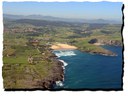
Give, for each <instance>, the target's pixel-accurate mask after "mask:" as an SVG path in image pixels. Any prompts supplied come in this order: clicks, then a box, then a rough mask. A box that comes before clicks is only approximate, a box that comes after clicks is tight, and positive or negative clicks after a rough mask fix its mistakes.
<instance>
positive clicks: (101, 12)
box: [3, 2, 122, 20]
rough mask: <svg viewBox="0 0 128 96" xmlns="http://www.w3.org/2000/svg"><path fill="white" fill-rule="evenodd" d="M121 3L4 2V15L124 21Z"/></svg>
mask: <svg viewBox="0 0 128 96" xmlns="http://www.w3.org/2000/svg"><path fill="white" fill-rule="evenodd" d="M121 8H122V3H121V2H3V13H5V14H14V15H32V14H36V15H44V16H55V17H64V18H82V19H115V20H121V19H122V11H121Z"/></svg>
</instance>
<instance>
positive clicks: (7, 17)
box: [3, 14, 122, 24]
mask: <svg viewBox="0 0 128 96" xmlns="http://www.w3.org/2000/svg"><path fill="white" fill-rule="evenodd" d="M3 19H4V20H18V19H36V20H49V21H64V22H79V23H111V24H121V23H122V22H121V21H115V20H104V19H93V20H87V19H73V18H60V17H53V16H42V15H28V16H24V15H11V14H3Z"/></svg>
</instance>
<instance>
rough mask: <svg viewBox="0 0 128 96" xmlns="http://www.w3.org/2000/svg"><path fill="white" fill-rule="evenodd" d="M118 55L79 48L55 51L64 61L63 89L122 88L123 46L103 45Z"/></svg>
mask: <svg viewBox="0 0 128 96" xmlns="http://www.w3.org/2000/svg"><path fill="white" fill-rule="evenodd" d="M103 47H104V48H106V49H108V50H111V51H112V52H115V53H117V54H118V56H103V55H98V54H90V53H86V52H81V51H79V50H65V51H62V50H61V51H54V53H55V54H56V55H57V56H58V59H59V60H61V62H63V63H64V66H65V67H64V69H65V72H64V81H63V82H61V83H60V84H59V83H58V84H57V87H56V88H58V89H59V88H61V89H71V90H72V89H76V90H79V89H94V90H95V89H122V64H123V63H122V62H123V61H122V47H117V46H103Z"/></svg>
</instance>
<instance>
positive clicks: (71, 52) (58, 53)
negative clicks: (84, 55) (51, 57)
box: [54, 50, 76, 57]
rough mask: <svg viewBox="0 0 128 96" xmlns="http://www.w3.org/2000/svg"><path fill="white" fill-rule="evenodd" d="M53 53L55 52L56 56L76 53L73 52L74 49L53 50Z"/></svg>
mask: <svg viewBox="0 0 128 96" xmlns="http://www.w3.org/2000/svg"><path fill="white" fill-rule="evenodd" d="M54 53H55V54H56V56H57V57H61V56H74V55H76V54H75V52H74V51H71V50H70V51H67V50H66V51H65V50H63V51H55V52H54Z"/></svg>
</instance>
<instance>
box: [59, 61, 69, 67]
mask: <svg viewBox="0 0 128 96" xmlns="http://www.w3.org/2000/svg"><path fill="white" fill-rule="evenodd" d="M59 61H60V62H62V63H63V64H64V66H67V65H68V63H66V62H65V61H63V60H59Z"/></svg>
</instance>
